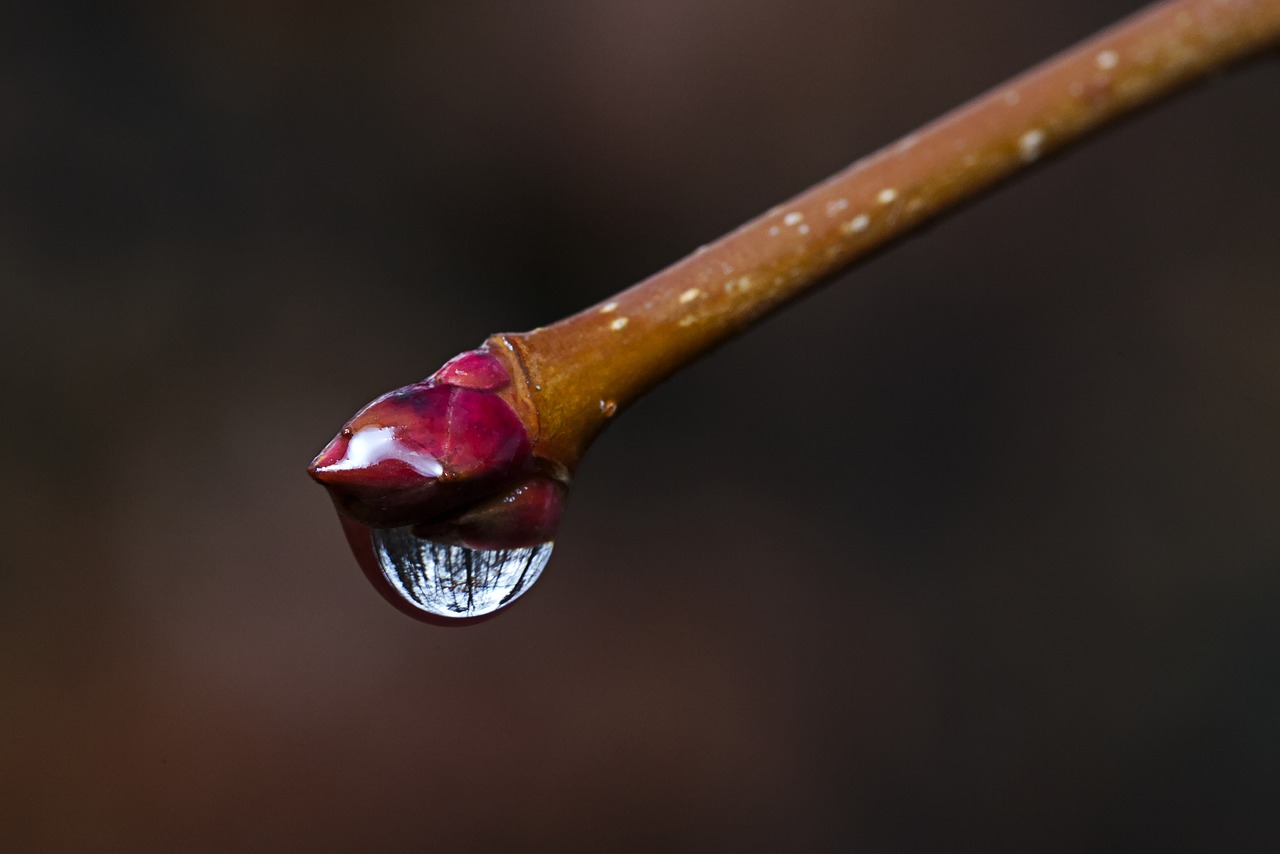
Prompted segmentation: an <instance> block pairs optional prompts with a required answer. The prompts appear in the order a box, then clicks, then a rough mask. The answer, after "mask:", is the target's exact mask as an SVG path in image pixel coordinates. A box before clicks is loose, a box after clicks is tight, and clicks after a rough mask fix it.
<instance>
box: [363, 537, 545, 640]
mask: <svg viewBox="0 0 1280 854" xmlns="http://www.w3.org/2000/svg"><path fill="white" fill-rule="evenodd" d="M552 546H553V543H549V542H548V543H541V544H539V545H536V546H531V547H529V548H519V549H471V548H467V547H466V546H451V545H445V544H443V543H436V542H432V541H431V540H424V539H422V538H421V537H416V536H414V534H413V531H412V530H411V529H410V528H408V527H404V528H376V529H374V531H373V551H374V554H375V555H377V558H378V564H379V565H380V566H381V567H382V574H383V575H385V576H386V578H387V581H388V582H389V583H390V584H391V586H392V587H393V588H394V589H395V590H396V592H398V593H399V594H400V595H401V596H403V597H404V598H405V600H406V601H408V602H411V603H413V604H414V605H416V606H417V607H419V608H421V609H422V610H424V611H426V612H427V613H430V614H435V615H437V616H440V617H456V618H467V617H481V616H484V615H485V614H491V613H493V612H494V611H496V610H498V609H499V608H502V607H504V606H506V605H509V604H510V603H511V602H512V601H514V600H515V599H516V598H517V597H519V596H520V594H521V593H523V592H524V591H526V590H528V589H529V588H530V587H532V586H533V582H535V581H537V580H538V576H539V575H541V574H542V569H543V567H545V566H546V565H547V560H548V559H549V558H550V557H551V548H552Z"/></svg>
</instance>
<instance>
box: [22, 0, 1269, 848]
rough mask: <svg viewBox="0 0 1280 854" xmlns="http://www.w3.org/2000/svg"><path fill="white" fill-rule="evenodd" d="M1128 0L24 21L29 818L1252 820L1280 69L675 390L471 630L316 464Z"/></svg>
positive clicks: (421, 9) (1093, 830)
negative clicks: (348, 537) (332, 499)
mask: <svg viewBox="0 0 1280 854" xmlns="http://www.w3.org/2000/svg"><path fill="white" fill-rule="evenodd" d="M1138 5H1139V4H1138V3H1135V2H1118V0H1087V2H1085V1H1084V0H1071V2H1052V3H1027V2H1014V0H981V2H970V3H932V4H927V5H926V4H923V3H894V2H888V0H786V2H782V0H767V1H766V0H735V2H727V0H719V2H713V0H618V2H590V0H578V2H568V0H564V2H548V3H514V2H512V3H493V2H457V3H451V4H440V3H424V2H409V0H401V2H394V1H393V0H389V1H388V2H372V3H368V2H367V3H363V4H354V3H334V2H313V3H306V2H300V0H293V2H290V1H289V0H233V2H228V0H218V2H213V0H195V2H184V3H167V2H160V0H152V2H131V3H115V4H96V3H79V2H66V0H25V2H22V1H21V0H20V1H19V2H11V3H7V4H5V5H4V6H3V7H0V300H2V303H0V306H2V310H0V317H2V318H3V321H2V322H3V324H4V333H3V336H2V343H0V347H2V348H3V350H0V353H2V354H3V359H2V360H0V392H2V393H3V399H4V401H5V410H4V411H5V417H4V419H3V422H4V426H3V431H4V432H3V435H2V437H0V438H2V439H3V441H2V442H0V467H2V468H0V471H3V479H4V485H5V488H4V489H3V491H2V493H0V510H2V512H3V518H4V519H5V520H6V531H5V535H4V540H5V547H4V551H3V557H2V561H3V568H2V570H0V686H3V687H2V688H0V692H2V693H0V733H2V734H0V838H2V839H3V840H5V842H4V843H3V846H2V847H4V848H5V850H12V851H24V852H25V851H38V852H44V851H57V852H60V851H107V850H119V851H255V852H256V851H264V852H274V851H319V852H346V851H388V852H399V851H468V850H531V851H532V850H561V851H570V850H594V851H615V850H634V851H655V850H698V851H709V850H732V849H740V850H795V851H809V850H815V851H816V850H839V849H843V850H858V851H885V852H894V851H937V850H964V849H981V850H1015V849H1016V850H1036V851H1079V850H1094V851H1101V850H1118V851H1124V850H1130V851H1132V850H1169V851H1172V850H1213V851H1256V850H1267V849H1269V848H1271V846H1273V845H1276V844H1280V818H1278V817H1277V811H1276V809H1275V807H1276V803H1277V801H1278V799H1280V657H1278V656H1280V525H1278V524H1277V519H1278V517H1280V451H1278V450H1277V436H1278V435H1280V335H1278V334H1277V331H1278V330H1280V287H1278V284H1280V282H1278V281H1277V280H1278V278H1280V276H1278V271H1280V241H1278V240H1277V233H1278V230H1277V225H1276V223H1277V222H1278V221H1280V158H1278V157H1277V151H1278V150H1280V110H1277V93H1278V92H1280V63H1276V62H1274V61H1272V62H1269V63H1267V64H1266V65H1259V66H1255V67H1253V68H1251V69H1249V70H1248V71H1247V72H1245V73H1242V74H1239V75H1233V76H1229V77H1225V78H1223V79H1221V80H1218V81H1215V82H1214V83H1213V84H1212V85H1210V86H1208V87H1207V88H1203V89H1201V90H1198V91H1196V92H1195V93H1193V94H1191V95H1189V96H1187V97H1184V98H1182V99H1180V100H1178V101H1177V102H1176V103H1174V104H1172V105H1166V106H1165V107H1162V108H1160V109H1159V110H1157V111H1155V112H1153V113H1151V114H1149V115H1146V116H1144V117H1142V118H1140V119H1139V120H1138V121H1136V122H1132V123H1129V124H1127V125H1125V126H1123V127H1121V128H1119V129H1117V130H1115V131H1114V132H1111V133H1109V134H1107V135H1106V136H1104V137H1103V138H1101V139H1099V140H1097V141H1095V142H1093V143H1091V144H1090V145H1088V146H1087V147H1085V148H1084V149H1082V150H1079V151H1075V152H1073V153H1070V154H1069V155H1067V156H1066V157H1064V158H1061V159H1059V160H1057V161H1056V162H1054V163H1052V164H1051V165H1048V166H1047V167H1046V168H1044V169H1043V170H1041V171H1039V172H1037V173H1035V174H1034V175H1032V176H1031V177H1029V178H1028V179H1026V180H1023V181H1021V182H1019V183H1017V184H1016V185H1014V186H1011V187H1008V188H1006V189H1005V190H1004V191H1002V192H1000V193H999V194H997V195H996V196H994V197H992V198H990V199H987V200H985V201H983V202H982V203H980V204H978V205H976V206H974V207H972V208H970V209H968V210H966V211H965V212H963V213H961V214H960V215H959V216H956V217H954V218H952V219H949V220H947V221H945V222H944V223H942V224H940V225H939V226H937V227H936V228H934V229H932V230H930V231H929V232H928V233H927V234H925V235H923V236H921V237H920V238H918V239H914V240H912V241H909V242H908V243H906V244H904V245H902V246H900V247H898V248H897V249H895V250H894V251H893V252H891V253H889V254H888V255H885V256H883V257H881V258H880V259H878V260H876V261H875V262H873V263H872V264H870V265H868V266H867V267H865V268H863V269H861V270H860V271H858V272H857V273H856V274H854V275H851V276H848V277H845V278H843V279H841V280H839V281H836V282H835V283H833V284H832V285H831V286H830V287H829V288H828V289H827V290H825V291H823V292H822V293H820V294H818V295H817V296H815V297H813V298H812V299H810V300H808V301H807V302H805V303H803V304H801V305H799V306H797V307H795V308H793V309H791V310H790V311H789V312H788V313H786V314H785V315H783V316H779V317H777V318H775V319H773V320H771V321H770V322H769V323H767V324H766V325H764V326H762V327H761V328H759V329H758V330H756V331H754V332H753V333H751V334H750V335H749V336H747V337H746V338H744V339H742V340H740V341H738V342H735V343H733V344H731V345H730V346H727V347H725V348H723V349H722V350H721V351H719V352H717V353H716V354H715V355H713V356H712V357H711V358H709V359H707V360H705V361H703V362H702V363H700V364H699V365H697V366H695V367H694V368H692V369H691V370H689V371H687V372H685V373H684V374H682V375H681V376H679V377H678V378H676V379H675V380H673V381H672V382H670V383H669V384H668V385H667V386H666V387H664V388H662V389H660V390H659V391H658V392H656V393H655V394H653V395H652V396H651V397H650V399H648V400H647V401H645V402H644V403H643V404H642V405H640V406H639V407H638V408H637V409H636V410H635V411H633V412H631V413H629V414H628V415H627V416H626V417H625V418H623V419H622V420H621V421H620V422H619V423H618V424H617V425H616V426H615V427H613V428H612V429H611V431H610V432H609V433H608V434H606V435H605V436H604V437H603V438H602V440H601V441H600V442H599V443H598V445H597V447H596V449H595V450H593V451H592V453H591V454H590V455H589V456H588V459H587V464H586V465H585V467H584V468H583V470H582V471H581V474H580V477H579V479H578V481H577V483H576V486H575V492H574V495H573V500H572V502H571V504H570V510H569V514H568V517H567V519H566V521H565V524H564V526H563V529H562V531H561V536H560V538H559V543H558V546H557V554H556V557H555V558H554V559H553V561H552V564H551V566H550V567H549V569H548V571H547V573H546V574H545V575H544V577H543V579H542V580H541V581H540V582H539V584H538V586H537V587H536V588H535V589H534V591H533V592H532V593H530V594H529V596H528V597H527V598H526V599H525V600H524V601H523V602H522V603H521V604H520V605H519V606H518V607H516V608H514V609H512V610H511V612H510V613H508V614H506V615H504V616H502V617H500V618H498V619H495V620H493V621H491V622H489V623H487V624H484V625H482V626H479V627H476V628H472V629H466V630H453V631H451V630H442V629H438V628H433V627H431V626H426V625H420V624H418V623H415V622H413V621H412V620H409V619H408V618H405V617H403V616H401V615H400V614H398V613H397V612H395V611H394V610H393V609H392V608H390V607H389V606H388V605H386V604H385V603H384V602H383V601H382V600H381V599H380V598H379V597H378V596H377V595H376V594H375V593H374V591H373V590H372V589H371V588H370V587H369V586H368V584H367V583H366V582H365V580H364V579H363V577H362V576H361V574H360V572H359V571H358V570H357V568H356V566H355V564H354V562H353V560H352V558H351V557H350V555H349V553H348V552H347V549H346V546H345V545H344V543H343V541H342V538H341V535H340V533H339V530H338V525H337V523H336V521H335V519H334V517H333V513H332V510H331V508H330V506H329V504H328V501H327V500H326V498H325V496H324V495H323V494H322V492H321V490H320V489H319V488H318V487H316V486H314V485H313V484H311V483H310V482H309V481H308V480H307V479H306V477H305V476H304V474H303V468H304V466H305V464H306V462H307V461H308V459H309V458H310V457H311V455H312V454H313V453H315V452H316V451H317V450H318V449H319V448H320V447H321V445H322V444H323V443H324V442H325V441H326V440H327V439H328V438H329V437H330V435H331V434H332V433H333V432H334V431H335V430H336V429H337V428H338V427H339V426H340V424H341V423H342V421H343V420H344V419H345V418H347V417H348V416H349V415H350V414H351V412H352V411H354V409H355V408H356V407H358V406H359V405H361V404H363V403H364V402H365V401H366V400H367V399H369V398H371V397H372V396H374V395H375V394H378V393H380V392H382V391H385V390H387V389H389V388H392V387H394V386H398V385H401V384H403V383H406V382H410V381H413V380H415V379H418V378H420V377H422V376H424V375H425V374H427V373H429V372H430V371H432V370H433V369H434V368H435V367H437V366H438V365H439V363H441V362H442V361H443V360H444V359H446V358H447V357H449V356H451V355H452V354H453V353H455V352H456V351H458V350H461V349H463V348H466V347H469V346H472V345H474V344H476V343H478V342H479V341H480V340H482V339H483V338H484V337H485V336H486V335H487V334H488V333H490V332H493V331H497V330H501V329H509V330H518V329H523V328H528V327H531V326H534V325H537V324H540V323H544V322H548V321H551V320H554V319H556V318H557V317H559V316H561V315H563V314H565V313H567V312H569V311H572V310H576V309H578V308H580V307H583V306H585V305H587V304H588V303H590V302H592V301H595V300H597V299H600V298H602V297H604V296H606V295H607V294H609V293H610V292H612V291H614V290H617V289H619V288H621V287H624V286H626V285H628V284H630V283H632V282H634V281H636V280H638V279H640V278H641V277H643V276H645V275H647V274H649V273H651V272H653V271H655V270H656V269H658V268H660V267H662V266H664V265H665V264H667V263H669V262H671V261H673V260H675V259H676V258H678V257H680V256H681V255H683V254H684V253H686V252H688V251H690V250H691V249H693V248H694V247H696V246H697V245H698V244H700V243H702V242H705V241H707V240H708V239H710V238H713V237H716V236H718V235H719V234H720V233H722V232H724V231H726V230H728V229H730V228H732V227H734V226H736V225H737V224H738V223H739V222H741V221H743V220H745V219H746V218H748V217H750V216H753V215H754V214H756V213H758V212H760V211H761V210H763V209H765V208H767V207H769V206H770V205H772V204H774V203H776V202H778V201H781V200H782V199H783V198H785V197H786V196H789V195H790V194H792V193H794V192H796V191H798V190H800V189H801V188H803V187H805V186H806V185H808V184H810V183H812V182H814V181H816V180H818V179H820V178H823V177H825V176H826V175H827V174H828V173H830V172H832V171H835V170H836V169H838V168H840V167H842V166H843V165H845V164H846V163H848V162H849V161H851V160H853V159H855V158H857V157H859V156H861V155H863V154H865V153H867V152H869V151H871V150H872V149H874V148H876V147H878V146H880V145H882V144H885V143H888V142H890V141H892V140H893V139H894V138H895V137H897V136H898V135H901V134H903V133H905V132H907V131H909V130H911V129H912V128H913V127H914V126H916V125H918V124H920V123H922V122H923V121H925V120H927V119H929V118H931V117H933V116H934V115H935V114H937V113H939V112H941V111H943V110H945V109H947V108H949V107H951V106H953V105H954V104H956V103H958V102H959V101H961V100H964V99H966V98H968V97H970V96H972V95H974V94H977V93H978V92H980V91H982V90H983V89H985V88H987V87H989V86H991V85H993V84H995V83H997V82H998V81H1000V80H1001V79H1003V78H1005V77H1006V76H1008V75H1010V74H1012V73H1014V72H1017V71H1019V70H1021V69H1022V68H1024V67H1026V66H1027V65H1029V64H1031V63H1033V62H1035V61H1037V60H1038V59H1041V58H1043V57H1044V56H1046V55H1048V54H1050V53H1052V52H1054V51H1056V50H1058V49H1060V48H1063V47H1065V46H1066V45H1068V44H1070V43H1071V42H1073V41H1075V40H1077V39H1079V38H1081V37H1083V36H1085V35H1087V34H1089V33H1090V32H1092V31H1093V30H1095V29H1097V28H1098V27H1100V26H1102V25H1104V24H1106V23H1108V22H1110V21H1112V20H1114V19H1116V18H1118V17H1119V16H1121V15H1123V14H1126V13H1128V12H1130V11H1132V10H1133V9H1135V8H1137V6H1138ZM815 365H817V366H820V367H819V368H818V369H816V370H815V369H814V366H815ZM1271 850H1274V849H1273V848H1272V849H1271Z"/></svg>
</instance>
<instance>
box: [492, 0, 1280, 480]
mask: <svg viewBox="0 0 1280 854" xmlns="http://www.w3.org/2000/svg"><path fill="white" fill-rule="evenodd" d="M1277 42H1280V0H1170V2H1164V3H1159V4H1156V5H1154V6H1151V7H1149V8H1147V9H1146V10H1144V11H1142V12H1140V13H1138V14H1136V15H1134V16H1133V17H1131V18H1129V19H1127V20H1125V21H1122V22H1121V23H1119V24H1116V25H1115V26H1113V27H1111V28H1109V29H1107V30H1104V31H1103V32H1101V33H1099V34H1098V35H1096V36H1094V37H1093V38H1090V39H1088V40H1087V41H1085V42H1082V43H1081V44H1078V45H1076V46H1075V47H1073V48H1071V49H1070V50H1068V51H1066V52H1064V53H1063V54H1061V55H1059V56H1058V57H1056V58H1054V59H1051V60H1049V61H1048V62H1045V63H1044V64H1042V65H1040V66H1038V67H1036V68H1033V69H1032V70H1030V71H1028V72H1026V73H1024V74H1022V75H1021V76H1019V77H1016V78H1014V79H1012V80H1010V81H1008V82H1006V83H1004V84H1002V85H1000V86H998V87H996V88H995V89H994V90H992V91H991V92H989V93H987V94H986V95H983V96H981V97H979V98H977V99H976V100H974V101H972V102H971V103H969V104H967V105H965V106H963V107H960V108H959V109H957V110H955V111H954V112H952V113H950V114H949V115H946V116H944V117H943V118H941V119H938V120H937V121H935V122H933V123H931V124H929V125H926V126H925V127H924V128H922V129H920V130H919V131H917V132H916V133H913V134H911V135H909V136H907V137H906V138H904V139H903V140H901V141H900V142H897V143H895V144H893V145H890V146H888V147H887V148H884V149H882V150H881V151H879V152H877V153H876V154H873V155H871V156H870V157H867V158H865V159H863V160H861V161H859V162H857V163H855V164H854V165H852V166H850V167H849V168H848V169H846V170H845V171H843V172H841V173H839V174H837V175H835V176H833V177H832V178H830V179H828V180H826V181H824V182H823V183H821V184H818V185H817V186H815V187H813V188H811V189H809V190H807V191H805V192H804V193H801V194H800V195H798V196H796V197H795V198H793V199H791V200H790V201H789V202H787V203H785V204H782V205H779V206H778V207H776V208H774V209H773V210H771V211H769V212H768V213H766V214H764V215H763V216H761V217H759V218H757V219H755V220H752V221H751V222H749V223H747V224H746V225H744V226H742V227H741V228H739V229H738V230H737V231H735V232H733V233H731V234H729V235H727V236H725V237H723V238H721V239H720V240H718V241H716V242H715V243H712V244H710V245H708V246H704V247H702V248H701V249H699V250H698V251H697V252H695V253H694V254H693V255H691V256H690V257H688V258H686V259H684V260H683V261H680V262H678V263H676V264H674V265H673V266H671V267H669V268H667V269H666V270H664V271H662V272H661V273H658V274H657V275H655V276H653V277H652V278H650V279H648V280H646V281H644V282H641V283H640V284H638V285H635V286H634V287H632V288H629V289H628V290H625V291H623V292H622V293H620V294H618V295H616V296H614V297H611V298H610V299H608V300H606V301H604V302H602V303H600V304H598V305H595V306H593V307H591V308H589V309H587V310H586V311H583V312H581V313H579V314H576V315H573V316H572V317H569V318H566V319H565V320H562V321H560V322H558V323H555V324H553V325H551V326H548V327H545V328H539V329H535V330H533V331H531V332H526V333H521V334H504V335H495V336H493V338H491V339H490V342H489V343H490V346H491V349H492V350H493V352H494V353H495V354H497V355H498V356H499V358H501V359H503V360H504V361H505V362H506V363H507V366H508V368H510V369H511V373H512V375H513V376H516V377H523V378H524V381H525V382H524V383H520V382H517V383H515V384H514V385H513V386H512V387H511V390H510V391H509V392H508V394H507V396H508V399H509V400H510V401H511V402H512V404H513V405H514V406H515V407H516V410H517V412H519V413H520V414H521V416H522V417H523V418H524V420H525V423H526V425H527V426H528V427H529V429H530V435H532V436H533V437H534V441H535V444H534V452H535V454H536V455H537V456H538V457H540V458H541V459H543V460H546V461H549V462H551V463H553V464H555V466H556V467H557V468H558V467H560V466H563V467H564V469H565V470H567V471H572V470H573V469H574V468H575V467H576V465H577V463H578V460H579V458H580V457H581V454H582V452H583V451H584V450H585V449H586V447H587V445H589V444H590V442H591V440H592V439H593V438H594V437H595V436H596V435H597V434H598V433H599V431H600V430H601V429H602V428H603V427H604V426H605V425H606V424H607V423H608V421H609V419H610V418H611V417H612V416H613V415H614V414H615V413H617V412H619V411H621V410H622V409H625V408H626V407H627V406H628V405H629V404H631V403H632V402H633V401H635V400H636V398H638V397H639V396H640V395H641V394H643V393H644V392H645V391H647V390H648V389H650V388H652V387H653V386H654V385H656V384H657V383H659V382H660V381H661V380H663V379H664V378H666V377H667V376H669V375H670V374H671V373H673V372H674V371H676V370H677V369H679V368H680V367H682V366H684V365H686V364H688V363H689V362H691V361H692V360H694V359H696V358H697V357H698V356H699V355H701V354H703V353H705V352H706V351H708V350H710V349H711V348H713V347H715V346H716V345H717V344H719V343H721V342H722V341H724V340H725V339H727V338H729V337H731V336H733V335H736V334H738V333H739V332H741V331H743V330H744V329H745V328H746V327H748V326H749V325H750V324H751V323H753V322H754V321H756V320H759V319H760V318H762V317H764V316H765V315H767V314H769V313H770V312H772V311H773V310H775V309H777V308H779V307H780V306H782V305H785V304H787V303H789V302H790V301H792V300H794V299H796V298H798V297H800V296H802V295H803V294H805V293H807V292H809V291H810V290H811V289H813V288H814V287H815V286H816V285H818V284H820V283H821V282H823V281H824V280H825V279H827V278H828V277H830V276H831V275H832V274H834V273H837V272H840V271H842V270H844V269H846V268H848V267H849V266H850V265H851V264H853V263H855V262H856V261H859V260H861V259H863V258H865V257H867V256H868V255H869V254H870V253H872V252H874V251H876V250H878V249H881V248H883V247H884V246H885V245H887V244H889V243H890V242H892V241H894V240H896V239H898V238H901V237H903V236H905V235H907V234H910V233H911V232H913V231H915V230H916V229H918V228H920V227H921V226H922V225H924V224H925V223H927V222H929V221H931V220H933V219H935V218H936V217H938V216H940V215H942V214H944V213H946V212H948V211H951V210H953V209H955V208H956V207H957V206H959V205H960V204H961V203H963V202H965V201H967V200H970V199H972V198H973V197H975V196H976V195H978V194H979V193H981V192H983V191H985V190H987V189H989V188H991V187H992V186H993V185H995V184H997V183H998V182H1000V181H1003V180H1005V179H1007V178H1009V177H1010V176H1012V175H1015V174H1017V173H1019V172H1021V171H1022V170H1024V169H1026V168H1027V167H1029V166H1030V165H1031V164H1033V163H1035V162H1036V161H1038V160H1040V159H1041V158H1043V157H1044V156H1046V155H1048V154H1050V153H1052V152H1054V151H1057V150H1059V149H1061V148H1063V147H1065V146H1067V145H1068V144H1070V143H1072V142H1076V141H1078V140H1080V139H1082V138H1084V137H1087V136H1088V135H1089V134H1091V133H1093V132H1095V131H1097V130H1098V129H1099V128H1101V127H1103V126H1105V125H1106V124H1108V123H1109V122H1111V121H1114V120H1115V119H1117V118H1120V117H1122V116H1126V115H1129V114H1131V113H1133V112H1134V111H1135V110H1137V109H1139V108H1141V107H1144V106H1146V105H1148V104H1151V103H1153V102H1156V101H1158V100H1160V99H1162V98H1164V97H1167V96H1168V95H1170V94H1172V93H1174V92H1176V91H1178V90H1179V89H1182V88H1183V87H1185V86H1186V85H1188V84H1190V83H1192V82H1194V81H1196V80H1198V79H1201V78H1203V77H1205V76H1206V75H1208V74H1210V73H1211V72H1214V71H1217V70H1219V69H1221V68H1223V67H1225V66H1227V65H1229V64H1231V63H1233V62H1236V61H1238V60H1241V59H1244V58H1247V57H1250V56H1253V55H1256V54H1258V53H1260V52H1262V51H1263V50H1266V49H1268V48H1270V47H1274V46H1275V45H1276V44H1277Z"/></svg>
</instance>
